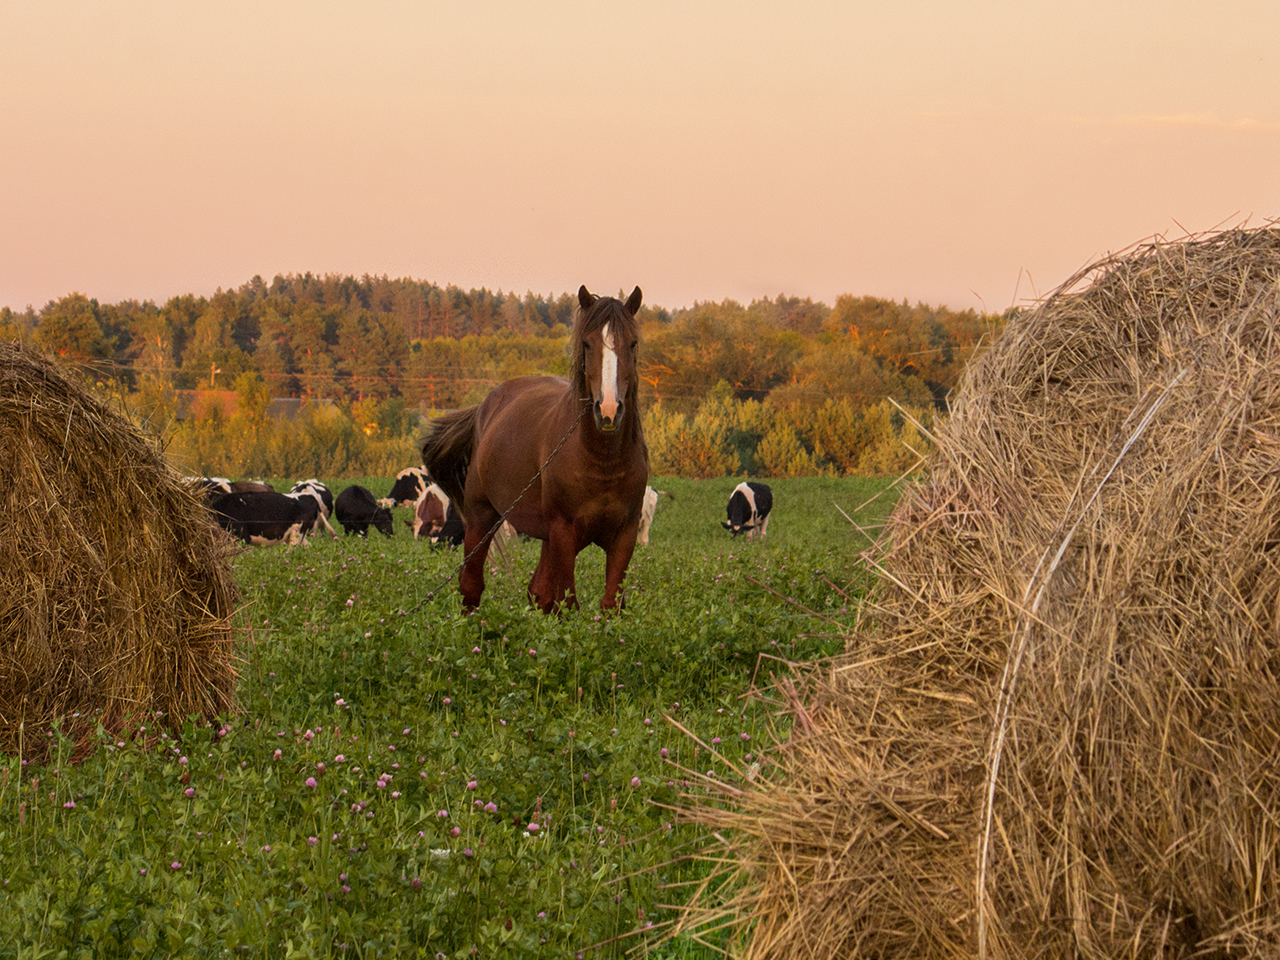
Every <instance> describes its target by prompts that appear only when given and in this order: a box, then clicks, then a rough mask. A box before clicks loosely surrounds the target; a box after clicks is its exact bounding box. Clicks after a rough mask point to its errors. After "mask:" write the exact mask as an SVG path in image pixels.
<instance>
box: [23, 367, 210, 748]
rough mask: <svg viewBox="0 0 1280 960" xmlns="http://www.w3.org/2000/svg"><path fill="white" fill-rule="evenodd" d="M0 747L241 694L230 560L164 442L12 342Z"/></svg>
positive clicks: (86, 735)
mask: <svg viewBox="0 0 1280 960" xmlns="http://www.w3.org/2000/svg"><path fill="white" fill-rule="evenodd" d="M0 529H3V530H4V532H5V534H4V536H3V537H0V753H7V754H10V755H12V754H15V753H19V752H21V753H22V754H23V755H25V756H27V757H35V758H38V757H41V756H42V755H44V754H45V752H46V751H47V749H48V745H49V738H48V731H49V730H50V728H51V727H52V726H53V724H54V723H55V722H56V723H61V724H62V730H63V731H64V732H66V733H67V734H68V735H70V736H72V737H74V738H75V739H76V740H77V741H78V744H79V749H80V750H81V751H84V750H86V749H88V748H89V747H90V746H91V744H92V738H93V734H94V730H95V728H96V725H97V724H98V723H101V724H102V725H103V726H104V727H106V728H107V729H108V730H110V731H112V732H116V733H118V732H125V731H126V730H128V729H129V728H131V727H132V726H134V725H136V724H138V723H139V722H140V721H142V720H143V718H144V717H145V718H147V719H148V720H149V721H151V722H152V723H153V724H154V722H155V717H156V713H157V712H159V713H162V714H163V716H164V719H165V720H170V719H171V720H172V722H173V724H174V725H175V726H180V725H181V724H182V723H183V722H184V721H185V720H186V719H187V718H188V717H190V716H192V715H197V714H198V715H201V716H203V717H204V718H206V719H209V720H212V719H213V718H214V717H215V716H216V715H217V714H219V713H221V712H224V711H226V710H227V709H228V708H229V707H230V706H231V694H232V689H233V684H234V681H235V671H234V669H233V667H232V653H233V651H232V640H233V631H232V625H231V616H232V612H233V608H234V600H235V598H234V588H233V585H232V580H231V574H230V566H229V557H228V554H227V550H226V547H225V546H219V544H218V541H216V540H215V538H214V536H213V534H212V525H211V522H210V520H209V519H208V511H207V510H205V509H204V507H203V506H202V505H201V503H200V501H199V500H198V499H197V498H196V497H195V496H194V494H193V493H192V492H191V491H190V490H189V489H188V488H187V487H186V486H185V485H184V484H183V483H182V482H181V481H180V480H179V478H178V477H177V476H176V475H175V474H174V473H173V471H172V470H171V469H170V468H169V466H168V464H167V463H166V462H165V460H164V458H163V456H162V455H161V454H160V452H159V451H158V450H157V449H156V447H155V446H154V445H153V444H152V443H151V442H149V441H148V440H146V439H144V438H143V437H142V436H141V435H140V434H139V433H138V432H137V430H136V429H134V427H133V426H132V425H131V424H130V423H129V421H128V420H126V419H125V418H124V417H123V416H121V415H119V414H117V413H115V412H113V411H112V410H110V409H108V408H107V407H106V406H104V405H103V404H102V403H101V402H99V401H98V400H96V399H95V398H94V397H93V396H92V395H91V394H90V393H89V392H88V391H87V390H85V389H84V388H83V387H82V386H81V385H80V384H79V383H77V382H76V381H75V380H74V379H72V378H71V377H70V376H68V375H67V374H66V373H65V372H64V371H63V370H61V369H60V368H58V367H57V366H55V365H54V364H53V363H52V362H50V361H49V360H46V359H45V358H43V357H39V356H35V355H33V354H31V353H29V352H26V351H24V350H22V349H21V348H19V347H18V346H16V345H15V344H12V343H0Z"/></svg>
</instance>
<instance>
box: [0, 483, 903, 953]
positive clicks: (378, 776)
mask: <svg viewBox="0 0 1280 960" xmlns="http://www.w3.org/2000/svg"><path fill="white" fill-rule="evenodd" d="M282 482H283V481H282ZM355 482H360V483H362V484H363V485H364V486H366V487H368V488H369V489H370V490H372V491H373V493H374V494H375V496H382V495H383V494H385V492H386V491H387V489H388V488H389V487H390V481H389V480H387V479H382V478H366V479H363V480H359V481H355ZM347 483H348V482H342V481H339V482H334V483H332V484H331V488H332V489H333V490H334V492H335V493H337V492H338V491H340V490H341V489H342V488H343V487H344V486H346V485H347ZM736 483H737V481H736V480H733V479H723V480H714V481H688V480H679V479H675V478H655V479H654V481H653V485H654V486H655V487H657V488H659V489H664V490H668V491H670V492H671V493H673V494H675V497H676V499H675V500H674V501H671V500H667V499H663V500H662V501H661V502H660V503H659V506H658V513H657V517H656V519H655V521H654V524H653V529H652V533H651V542H650V546H649V547H648V548H645V547H639V548H638V549H637V551H636V555H635V558H634V559H633V561H632V564H631V568H630V571H629V573H628V577H627V608H626V609H625V611H623V612H621V613H619V614H617V615H613V616H609V617H604V618H602V617H601V616H600V615H599V610H598V604H599V598H600V594H601V591H602V586H603V566H604V564H603V553H602V552H601V551H600V550H598V549H596V548H594V547H592V548H588V549H587V550H585V551H583V553H582V554H580V555H579V558H578V596H579V599H580V601H581V603H582V609H581V610H579V611H573V612H569V613H566V614H565V615H563V616H561V617H545V616H543V615H542V614H540V613H537V612H535V611H531V610H530V609H529V607H528V605H527V602H526V599H525V585H526V584H527V582H528V579H529V577H530V575H531V573H532V570H533V567H534V565H535V563H536V561H537V550H538V546H539V545H538V544H537V543H536V542H526V543H520V544H517V545H516V546H515V547H514V549H513V550H512V551H511V554H510V556H509V558H508V559H507V560H506V561H502V560H497V559H494V558H491V559H490V563H489V571H490V572H489V578H488V588H487V590H486V592H485V595H484V598H483V600H482V602H481V606H480V609H479V610H478V611H477V613H476V614H475V615H473V616H470V617H466V616H463V615H462V614H461V610H460V604H459V599H458V596H457V590H456V582H455V581H454V580H452V579H451V575H452V573H453V571H454V570H455V568H456V565H457V563H458V562H459V560H460V556H459V553H458V552H457V551H453V550H449V549H446V548H434V549H433V548H431V547H429V546H427V545H425V544H423V543H420V542H414V541H413V540H412V539H411V538H410V537H409V536H408V535H407V532H406V529H405V528H404V527H403V525H399V529H398V530H397V533H396V535H395V536H394V537H392V538H389V539H388V538H385V537H383V536H382V535H381V534H379V533H376V532H371V533H370V535H369V539H368V540H362V539H360V538H357V537H344V538H341V539H339V540H337V541H333V540H321V541H317V542H315V543H313V544H312V545H310V546H305V547H298V548H295V549H291V550H290V549H285V548H282V547H269V548H256V549H252V550H246V551H244V552H243V553H241V554H240V555H239V556H238V557H237V559H236V563H235V569H236V578H237V583H238V585H239V587H240V589H241V591H242V602H243V604H244V609H243V613H242V621H243V623H244V625H245V628H246V639H245V641H244V642H243V644H242V645H241V657H242V663H241V677H240V684H239V687H238V691H237V697H236V701H237V705H238V707H239V713H237V714H236V715H235V716H230V717H226V718H222V720H221V721H220V722H219V723H218V724H217V725H215V726H214V727H213V728H212V729H209V728H207V727H199V726H195V725H193V724H191V723H179V724H177V727H178V728H180V729H181V734H180V737H179V738H178V739H176V740H175V739H174V738H173V737H172V735H170V734H169V733H167V732H166V733H162V734H161V739H160V740H159V743H158V745H152V746H144V743H146V742H147V737H146V735H152V737H151V738H152V740H154V734H155V733H156V730H158V729H160V727H159V726H158V725H157V726H155V727H154V728H153V729H151V730H148V731H146V732H145V735H144V736H143V737H142V738H136V739H119V740H104V742H103V744H102V746H101V748H100V749H99V750H98V751H97V752H96V753H95V754H94V755H93V756H92V757H91V758H89V759H88V760H86V761H85V762H83V763H82V764H80V765H78V766H72V765H71V764H70V763H69V762H68V761H67V756H68V754H69V752H70V744H68V743H66V742H64V741H62V740H61V738H60V737H58V735H57V734H56V733H55V734H54V735H53V739H54V741H55V745H54V755H55V759H54V760H53V761H52V762H51V763H50V764H48V765H46V766H40V767H37V766H35V765H22V764H21V763H20V762H19V761H18V760H17V759H15V758H7V759H6V758H0V764H2V765H3V772H2V773H0V776H2V777H3V780H2V782H0V931H5V932H6V934H7V935H5V934H0V958H10V957H12V958H37V957H81V956H83V957H117V956H119V957H134V956H140V957H150V956H154V957H170V956H191V957H223V956H228V957H238V956H249V957H259V956H261V957H295V956H297V957H404V956H424V957H439V956H444V957H470V956H479V957H544V956H545V957H553V956H554V957H563V956H573V955H575V954H577V953H579V952H584V955H585V956H617V955H621V954H622V953H623V952H625V951H626V950H628V949H630V948H631V947H634V946H635V945H636V944H637V942H638V939H637V937H636V936H629V934H632V933H633V932H634V931H636V930H639V929H643V928H644V927H645V926H646V925H648V924H649V923H656V924H658V925H659V926H660V925H661V924H662V923H663V921H664V920H665V919H669V918H670V914H669V913H668V912H664V911H662V910H661V909H660V908H659V904H662V903H671V902H678V901H680V900H681V899H682V898H683V895H684V894H683V892H682V890H681V889H680V888H678V887H677V888H674V889H670V888H665V887H667V885H670V884H680V883H683V882H687V881H689V880H691V879H695V878H696V877H698V876H699V875H700V874H701V871H702V869H703V868H702V866H701V864H699V863H698V862H697V861H696V860H695V859H693V858H692V857H691V855H692V854H695V853H696V852H697V850H698V849H699V846H700V844H701V842H702V838H701V837H700V836H699V835H698V834H697V833H696V831H695V830H694V828H692V827H689V826H684V825H681V824H680V823H678V822H676V818H675V817H674V815H673V813H672V811H671V809H670V808H671V807H672V806H679V805H681V804H682V803H684V802H685V801H683V800H682V799H681V794H682V793H683V792H685V791H686V790H694V791H696V789H697V787H696V784H692V783H690V773H689V771H698V772H699V773H702V774H706V773H707V772H708V771H710V772H712V773H713V774H714V775H715V776H721V777H727V778H731V777H734V776H736V774H735V773H734V769H733V768H734V767H735V766H736V767H737V768H738V769H746V768H748V767H749V766H750V765H751V764H754V763H762V764H763V765H764V769H765V771H766V772H767V770H768V760H767V756H768V750H769V742H770V733H769V731H770V729H771V723H770V719H771V718H770V717H769V715H768V712H767V707H766V706H765V705H764V704H762V703H760V702H759V701H757V700H753V699H751V698H748V697H746V696H745V694H747V692H748V690H749V689H750V688H751V687H752V684H753V681H758V682H761V683H764V682H767V680H768V676H769V675H770V674H771V673H774V672H777V671H779V670H784V669H785V666H784V662H785V661H787V660H808V659H813V658H816V657H820V656H823V655H826V654H829V653H832V652H834V651H835V650H837V649H839V647H840V646H841V644H842V641H841V639H840V628H841V625H842V624H845V623H848V622H850V621H851V620H852V616H853V611H852V609H851V604H853V603H856V601H857V597H858V596H859V595H860V593H861V590H862V587H863V585H864V583H865V571H864V570H863V569H862V566H861V565H860V564H859V562H858V560H857V555H858V553H859V551H861V550H862V549H863V548H865V547H866V546H867V545H868V542H869V541H868V540H867V539H866V538H865V536H863V535H862V534H860V533H859V532H858V531H857V530H856V529H855V528H854V527H852V526H851V525H850V524H849V522H848V521H846V519H845V518H844V517H843V516H842V515H841V513H840V512H839V510H838V509H837V507H839V508H840V509H843V510H844V511H845V512H846V513H848V514H850V515H854V514H855V510H856V509H857V508H858V507H859V506H860V505H861V504H863V503H864V502H865V501H867V500H868V499H870V498H872V497H875V496H876V495H877V494H882V495H881V496H879V497H878V499H876V500H875V501H874V502H873V503H872V504H871V505H870V506H868V507H867V508H866V509H865V510H864V511H862V512H861V513H860V514H857V515H855V516H854V519H855V520H856V521H857V522H858V523H859V524H861V525H863V526H869V527H874V526H875V525H877V524H878V523H879V522H880V521H881V520H882V518H883V517H884V516H885V514H886V513H887V511H888V510H889V508H890V507H891V506H892V503H891V501H892V498H893V491H892V490H887V488H888V483H887V482H885V481H870V480H849V479H843V480H837V479H824V478H810V479H798V480H779V481H773V482H772V486H773V488H774V495H775V501H776V502H775V508H774V514H773V519H772V521H771V523H770V532H769V537H768V538H767V540H765V541H764V542H750V541H747V540H745V539H742V538H739V539H736V540H734V539H732V538H731V537H730V536H729V534H728V533H726V532H725V531H724V530H722V529H721V527H720V521H721V520H722V519H723V518H724V505H725V502H726V501H727V499H728V496H729V492H730V491H731V490H732V488H733V486H734V485H735V484H736ZM285 488H286V489H287V486H286V487H285ZM886 491H887V492H886ZM396 512H397V523H398V524H399V519H400V518H401V517H407V516H408V514H409V511H407V510H403V509H402V510H397V511H396ZM339 529H340V528H339ZM833 585H834V587H833ZM836 587H838V588H840V589H839V590H837V589H835V588H836ZM842 591H843V592H842ZM779 595H781V596H782V597H786V598H789V599H790V600H792V601H794V603H792V602H788V601H787V600H784V599H781V597H780V596H779ZM668 717H670V718H672V719H674V720H677V721H678V722H679V723H680V724H683V725H684V726H685V727H686V728H688V729H689V730H690V731H691V732H692V733H694V734H696V735H697V736H698V737H699V738H701V739H702V740H703V742H704V743H706V744H708V745H710V746H711V747H712V750H713V752H709V751H708V750H706V749H703V748H701V747H699V746H697V744H695V743H694V741H693V740H692V739H690V737H688V736H686V735H685V734H683V733H681V732H680V731H679V730H678V729H677V728H676V727H675V726H674V725H673V724H672V723H671V722H669V721H668V720H667V719H666V718H668ZM163 719H165V720H168V719H170V718H163ZM31 734H32V735H39V736H44V735H48V734H47V732H46V731H32V732H31ZM717 754H719V756H717ZM687 784H688V786H687ZM592 948H594V949H592ZM702 950H703V948H701V947H698V946H696V945H695V944H693V943H691V942H690V941H687V940H680V941H675V942H672V943H668V944H666V945H663V946H662V947H660V948H659V949H658V955H660V956H663V955H665V956H690V955H701V952H702Z"/></svg>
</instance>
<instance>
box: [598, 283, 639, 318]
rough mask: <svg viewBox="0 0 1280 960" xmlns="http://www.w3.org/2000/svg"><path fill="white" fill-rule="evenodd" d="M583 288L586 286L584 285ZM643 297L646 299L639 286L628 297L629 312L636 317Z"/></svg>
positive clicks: (627, 306)
mask: <svg viewBox="0 0 1280 960" xmlns="http://www.w3.org/2000/svg"><path fill="white" fill-rule="evenodd" d="M583 289H586V288H585V287H584V288H583ZM642 299H644V294H643V293H641V292H640V288H639V287H636V288H635V289H634V290H632V291H631V296H629V297H627V302H626V304H625V306H626V308H627V313H629V314H631V315H632V316H633V317H634V316H635V315H636V311H637V310H639V309H640V301H641V300H642Z"/></svg>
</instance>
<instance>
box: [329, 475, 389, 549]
mask: <svg viewBox="0 0 1280 960" xmlns="http://www.w3.org/2000/svg"><path fill="white" fill-rule="evenodd" d="M333 515H334V516H335V517H337V518H338V522H339V523H340V524H342V529H343V530H344V531H345V532H346V533H358V534H360V536H362V537H365V536H368V535H369V525H370V524H373V526H375V527H377V528H378V529H379V530H381V531H382V532H383V533H385V534H386V535H387V536H388V537H389V536H391V535H392V534H393V533H395V532H396V528H395V524H394V523H393V522H392V519H391V510H390V508H389V507H384V506H381V505H379V503H378V501H377V498H375V497H374V495H373V494H372V493H370V492H369V491H368V490H366V489H365V488H364V487H362V486H360V485H359V484H358V483H357V484H352V485H351V486H349V487H347V489H345V490H343V491H342V492H341V493H340V494H338V499H337V500H335V501H334V503H333Z"/></svg>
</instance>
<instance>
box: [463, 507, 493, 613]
mask: <svg viewBox="0 0 1280 960" xmlns="http://www.w3.org/2000/svg"><path fill="white" fill-rule="evenodd" d="M489 526H490V525H488V524H483V523H468V524H467V527H466V532H465V533H464V534H463V537H462V550H463V553H462V555H463V556H464V557H465V558H466V559H465V561H463V564H462V570H461V572H460V573H459V574H458V589H459V591H460V592H461V593H462V608H463V609H464V610H466V611H467V612H468V613H470V612H471V611H472V610H474V609H475V608H476V607H478V606H480V595H481V594H482V593H484V561H485V556H486V555H487V554H488V553H489V543H490V540H491V539H492V538H491V537H490V536H489Z"/></svg>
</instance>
